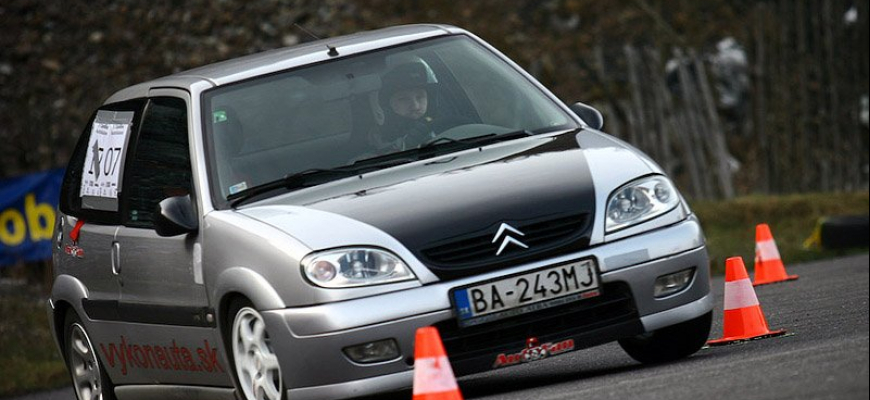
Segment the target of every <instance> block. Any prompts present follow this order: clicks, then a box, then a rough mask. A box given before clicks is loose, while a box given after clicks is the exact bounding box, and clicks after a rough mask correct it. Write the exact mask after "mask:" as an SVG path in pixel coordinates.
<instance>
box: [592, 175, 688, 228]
mask: <svg viewBox="0 0 870 400" xmlns="http://www.w3.org/2000/svg"><path fill="white" fill-rule="evenodd" d="M678 204H680V195H679V194H678V193H677V191H676V189H674V186H673V185H672V184H671V182H670V181H668V180H667V179H666V178H665V177H663V176H660V175H659V176H648V177H645V178H641V179H638V180H636V181H634V182H631V183H629V184H627V185H625V186H623V187H621V188H619V189H617V190H616V191H615V192H613V194H612V195H610V199H608V200H607V222H606V226H605V228H606V229H605V230H606V231H607V233H612V232H614V231H618V230H620V229H623V228H627V227H629V226H632V225H635V224H639V223H641V222H644V221H648V220H650V219H653V218H655V217H658V216H659V215H662V214H664V213H666V212H668V211H670V210H672V209H674V207H676V206H677V205H678Z"/></svg>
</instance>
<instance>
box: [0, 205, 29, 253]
mask: <svg viewBox="0 0 870 400" xmlns="http://www.w3.org/2000/svg"><path fill="white" fill-rule="evenodd" d="M10 223H11V224H12V230H9V225H10ZM26 233H27V229H26V228H25V226H24V216H22V215H21V213H20V212H18V210H16V209H14V208H10V209H8V210H6V211H3V212H2V213H0V241H2V242H3V244H5V245H9V246H18V245H19V244H21V242H23V241H24V235H25V234H26Z"/></svg>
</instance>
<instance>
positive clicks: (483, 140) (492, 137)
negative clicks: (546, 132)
mask: <svg viewBox="0 0 870 400" xmlns="http://www.w3.org/2000/svg"><path fill="white" fill-rule="evenodd" d="M527 136H532V132H529V131H528V130H526V129H520V130H516V131H511V132H506V133H487V134H485V135H480V136H472V137H469V138H463V139H453V138H448V137H440V138H437V139H434V140H432V141H429V142H427V143H424V144H423V145H422V146H420V148H421V149H426V148H431V147H436V146H443V145H448V144H461V145H467V146H468V147H476V146H484V145H487V144H491V143H498V142H504V141H508V140H513V139H517V138H521V137H527Z"/></svg>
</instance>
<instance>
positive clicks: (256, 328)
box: [229, 302, 284, 400]
mask: <svg viewBox="0 0 870 400" xmlns="http://www.w3.org/2000/svg"><path fill="white" fill-rule="evenodd" d="M229 315H232V316H234V318H233V326H232V349H233V364H234V370H235V373H236V378H237V380H236V382H238V385H239V389H240V390H241V392H242V395H243V397H244V399H245V400H280V399H281V398H282V397H283V396H282V391H283V390H284V386H283V382H282V380H281V367H280V365H279V364H278V356H277V355H275V352H274V350H273V349H272V342H271V340H270V338H269V333H268V332H266V322H265V321H264V320H263V316H262V315H260V313H259V312H257V310H255V309H254V308H253V306H251V305H250V303H247V302H237V303H236V304H234V306H233V307H231V309H230V313H229Z"/></svg>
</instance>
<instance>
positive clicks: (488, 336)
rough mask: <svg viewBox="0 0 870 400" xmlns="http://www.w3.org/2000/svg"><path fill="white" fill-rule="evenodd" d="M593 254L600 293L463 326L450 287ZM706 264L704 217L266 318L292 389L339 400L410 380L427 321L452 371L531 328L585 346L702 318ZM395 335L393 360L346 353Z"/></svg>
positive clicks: (507, 349)
mask: <svg viewBox="0 0 870 400" xmlns="http://www.w3.org/2000/svg"><path fill="white" fill-rule="evenodd" d="M590 256H591V257H595V259H596V261H597V263H598V266H599V270H600V272H601V283H602V285H603V290H602V292H603V294H602V296H600V297H601V298H600V299H589V300H582V301H580V302H577V303H571V304H567V305H564V306H559V307H556V308H553V309H548V310H544V311H541V312H538V313H533V314H526V315H522V316H518V317H514V318H511V319H506V320H502V321H497V322H495V323H493V324H484V325H483V326H478V327H472V328H463V329H460V328H456V327H455V325H456V324H455V317H454V313H453V310H452V308H451V305H450V299H449V295H448V293H449V291H450V289H451V288H454V287H457V286H464V285H467V284H472V283H475V282H478V281H484V280H488V279H492V278H496V277H498V276H502V275H509V274H513V273H517V272H521V271H527V270H534V269H537V268H541V267H545V266H548V265H553V264H558V263H562V262H566V261H571V260H575V259H580V258H585V257H590ZM708 264H709V261H708V257H707V251H706V248H705V246H704V239H703V234H702V232H701V228H700V225H699V224H698V222H697V220H696V219H695V218H694V217H690V218H689V219H687V220H685V221H683V222H680V223H678V224H675V225H671V226H669V227H666V228H662V229H658V230H655V231H652V232H648V233H645V234H642V235H638V236H633V237H629V238H626V239H622V240H619V241H616V242H613V243H607V244H602V245H599V246H595V247H593V248H589V249H586V250H584V251H581V252H577V253H574V254H570V255H565V256H560V257H554V258H551V259H548V260H543V261H539V262H535V263H529V264H524V265H522V266H518V267H514V268H508V269H504V270H499V271H495V272H492V273H488V274H483V275H478V276H474V277H467V278H463V279H458V280H454V281H448V282H440V283H435V284H430V285H426V286H422V287H418V288H413V289H408V290H404V291H399V292H393V293H387V294H383V295H378V296H372V297H367V298H362V299H355V300H349V301H344V302H337V303H330V304H324V305H319V306H312V307H303V308H288V309H282V310H272V311H266V312H264V313H263V317H264V318H265V319H266V324H267V326H268V327H269V329H270V333H271V334H272V337H273V338H276V339H277V340H273V341H272V343H273V346H274V347H275V351H276V353H277V355H278V359H279V360H281V369H282V371H283V374H284V382H285V386H286V387H288V388H290V389H288V390H287V395H288V396H287V397H288V398H292V399H320V398H331V399H340V398H348V397H355V396H362V395H367V394H373V393H378V392H383V391H389V390H397V389H402V388H407V387H410V386H411V383H412V377H413V354H414V335H415V332H416V329H417V328H419V327H423V326H430V325H435V326H437V327H439V331H440V332H441V335H442V338H443V340H444V342H445V347H446V348H447V351H448V357H450V359H451V364H453V367H454V371H455V372H456V373H457V375H463V374H467V373H473V372H478V371H481V370H485V369H488V368H491V367H492V365H493V363H494V361H495V360H496V357H497V356H498V355H499V354H504V353H508V354H510V353H516V352H518V351H520V350H522V349H523V348H524V347H525V345H526V341H525V339H526V338H528V337H532V336H534V337H537V338H538V339H539V340H540V342H541V343H545V342H547V341H564V340H567V339H572V340H573V343H574V349H579V348H584V347H589V346H594V345H597V344H602V343H605V342H610V341H613V340H616V339H619V338H623V337H629V336H634V335H637V334H639V333H643V332H645V331H652V330H656V329H659V328H663V327H666V326H670V325H674V324H677V323H680V322H684V321H686V320H689V319H692V318H695V317H698V316H701V315H703V314H705V313H707V312H709V311H710V310H712V308H713V302H712V297H711V295H710V282H709V281H710V276H709V268H708ZM690 267H694V268H695V274H694V277H693V279H692V281H691V282H690V284H689V285H688V287H686V288H685V289H683V290H682V291H680V292H678V293H675V294H673V295H670V296H667V297H664V298H659V299H657V298H655V297H654V296H653V282H654V281H655V279H656V278H657V277H659V276H661V275H666V274H669V273H673V272H677V271H680V270H684V269H686V268H690ZM487 325H489V326H487ZM494 335H495V336H494ZM390 338H392V339H395V340H396V342H397V343H398V344H399V348H400V350H401V352H402V356H401V357H398V358H396V359H395V360H390V361H385V362H380V363H375V364H365V365H363V364H358V363H355V362H353V361H351V360H350V359H348V358H347V357H346V356H345V355H344V353H343V352H342V349H343V348H345V347H348V346H353V345H358V344H363V343H368V342H372V341H376V340H381V339H390Z"/></svg>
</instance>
